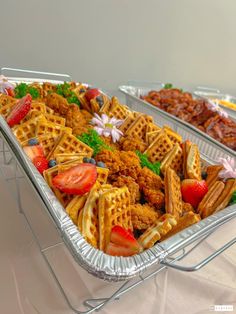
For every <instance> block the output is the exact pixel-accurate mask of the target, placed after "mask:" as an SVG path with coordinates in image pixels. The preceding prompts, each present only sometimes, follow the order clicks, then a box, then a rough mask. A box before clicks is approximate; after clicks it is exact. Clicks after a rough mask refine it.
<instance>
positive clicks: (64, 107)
mask: <svg viewBox="0 0 236 314" xmlns="http://www.w3.org/2000/svg"><path fill="white" fill-rule="evenodd" d="M46 105H47V106H48V107H49V108H51V109H53V110H54V112H55V113H58V114H59V115H60V116H62V117H66V114H67V111H68V109H69V104H68V101H67V100H66V99H65V98H64V97H62V96H60V95H58V94H56V93H50V94H48V95H47V97H46Z"/></svg>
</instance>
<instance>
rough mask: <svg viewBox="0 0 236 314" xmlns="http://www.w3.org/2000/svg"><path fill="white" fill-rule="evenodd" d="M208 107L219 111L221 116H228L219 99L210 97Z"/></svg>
mask: <svg viewBox="0 0 236 314" xmlns="http://www.w3.org/2000/svg"><path fill="white" fill-rule="evenodd" d="M207 107H208V109H209V110H212V111H213V112H217V113H218V114H219V115H220V116H221V117H223V118H228V113H227V112H226V111H224V110H223V109H222V108H221V107H220V106H219V101H218V100H217V99H214V100H211V99H208V102H207Z"/></svg>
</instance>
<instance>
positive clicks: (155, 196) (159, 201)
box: [143, 188, 165, 210]
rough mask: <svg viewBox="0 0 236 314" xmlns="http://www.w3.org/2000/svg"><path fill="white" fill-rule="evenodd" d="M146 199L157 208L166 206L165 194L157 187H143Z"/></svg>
mask: <svg viewBox="0 0 236 314" xmlns="http://www.w3.org/2000/svg"><path fill="white" fill-rule="evenodd" d="M143 193H144V198H145V200H146V201H147V202H148V203H149V204H151V205H153V206H155V208H156V209H157V210H161V209H163V208H164V206H165V195H164V193H162V192H161V191H160V190H155V189H148V188H147V189H146V188H144V189H143Z"/></svg>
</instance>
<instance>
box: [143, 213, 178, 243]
mask: <svg viewBox="0 0 236 314" xmlns="http://www.w3.org/2000/svg"><path fill="white" fill-rule="evenodd" d="M176 224H177V220H176V218H175V217H174V216H172V215H170V214H164V215H162V216H161V217H160V218H159V219H158V220H157V222H156V223H155V224H153V225H152V226H151V227H149V228H148V229H147V230H146V231H145V232H144V233H143V234H142V235H141V236H140V237H139V238H138V242H139V244H140V245H141V246H142V247H143V248H144V249H149V248H151V247H152V246H153V245H154V244H155V243H156V242H157V241H159V240H161V239H162V237H164V236H165V235H166V234H168V233H169V232H170V231H171V229H172V228H173V226H176Z"/></svg>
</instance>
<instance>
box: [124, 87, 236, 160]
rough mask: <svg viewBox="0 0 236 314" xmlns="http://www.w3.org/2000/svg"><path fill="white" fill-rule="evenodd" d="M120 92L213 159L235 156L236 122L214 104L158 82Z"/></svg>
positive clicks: (127, 88)
mask: <svg viewBox="0 0 236 314" xmlns="http://www.w3.org/2000/svg"><path fill="white" fill-rule="evenodd" d="M119 89H120V91H121V92H123V93H124V94H125V95H126V102H127V104H128V106H130V107H131V108H133V110H138V111H145V112H146V113H148V114H150V115H152V116H153V118H154V120H155V122H156V123H159V124H161V125H164V124H168V125H170V126H171V127H172V128H173V126H174V125H175V128H176V129H175V130H176V131H177V133H179V134H180V135H182V136H183V138H185V139H186V138H189V139H191V140H192V141H193V142H195V143H196V144H198V146H199V149H200V151H201V153H203V154H207V155H208V156H209V157H210V158H211V159H213V160H217V158H218V157H219V156H221V157H227V156H231V157H234V158H235V157H236V152H235V151H236V133H235V132H236V122H235V119H234V118H233V117H232V116H228V114H227V113H226V112H225V111H224V110H223V109H222V108H220V107H219V106H218V105H216V104H215V103H213V102H209V101H208V100H206V98H202V97H200V96H197V95H194V94H191V93H189V92H183V91H182V90H181V89H178V88H173V86H172V85H171V84H164V83H158V82H157V83H144V82H131V83H129V84H127V85H123V86H120V87H119Z"/></svg>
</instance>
